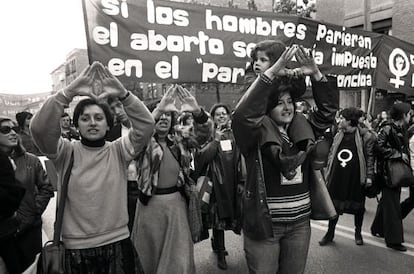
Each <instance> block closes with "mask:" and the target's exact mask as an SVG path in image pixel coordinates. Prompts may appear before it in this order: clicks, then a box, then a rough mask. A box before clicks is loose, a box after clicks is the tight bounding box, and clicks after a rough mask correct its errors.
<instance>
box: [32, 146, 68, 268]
mask: <svg viewBox="0 0 414 274" xmlns="http://www.w3.org/2000/svg"><path fill="white" fill-rule="evenodd" d="M72 167H73V151H72V154H71V156H70V162H69V167H68V169H67V170H66V172H65V175H64V177H63V182H62V192H61V195H60V199H59V204H58V208H57V212H56V220H55V225H54V234H53V241H48V242H46V243H45V245H44V246H43V249H42V252H41V253H40V258H39V263H38V269H37V271H38V272H37V273H39V274H64V273H65V246H64V244H63V242H62V241H61V240H60V236H61V232H62V222H63V213H64V209H65V203H66V197H67V195H68V182H69V177H70V172H71V171H72Z"/></svg>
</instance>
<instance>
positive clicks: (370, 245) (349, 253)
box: [43, 190, 414, 274]
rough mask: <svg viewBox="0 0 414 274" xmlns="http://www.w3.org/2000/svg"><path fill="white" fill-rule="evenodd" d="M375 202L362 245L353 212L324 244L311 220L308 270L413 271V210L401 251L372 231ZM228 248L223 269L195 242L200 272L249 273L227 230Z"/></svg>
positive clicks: (48, 218)
mask: <svg viewBox="0 0 414 274" xmlns="http://www.w3.org/2000/svg"><path fill="white" fill-rule="evenodd" d="M407 195H408V191H406V190H403V192H402V199H404V198H405V197H407ZM54 204H55V201H54V199H53V200H51V202H50V204H49V207H48V209H47V211H46V212H45V214H44V216H43V217H44V218H43V219H44V228H45V229H44V233H45V235H48V236H49V237H51V235H52V229H51V228H52V226H53V215H54V210H55V206H54ZM376 205H377V202H376V200H375V199H367V203H366V208H367V211H366V214H365V220H364V225H363V237H364V242H365V244H364V245H363V246H356V245H355V242H354V219H353V216H352V215H343V216H341V217H340V219H339V222H338V225H337V229H336V234H335V239H334V243H333V244H332V245H329V246H325V247H320V246H319V244H318V241H319V240H320V239H321V238H322V237H323V235H324V234H325V231H326V229H327V222H312V237H311V245H310V249H309V257H308V262H307V267H306V272H305V273H318V274H323V273H326V274H331V273H335V274H340V273H353V274H357V273H358V274H359V273H384V274H385V273H404V274H405V273H414V211H413V212H411V213H410V215H409V216H408V217H407V218H406V219H405V220H404V231H405V234H404V236H405V240H406V242H405V245H406V246H407V248H408V251H407V252H405V253H400V252H396V251H394V250H391V249H389V248H387V247H386V246H385V244H384V240H383V239H381V238H377V237H373V236H372V235H371V233H370V225H371V223H372V220H373V217H374V215H375V210H376ZM226 248H227V250H228V252H229V256H227V257H226V259H227V263H228V266H229V268H228V270H227V271H222V270H220V269H218V268H217V266H216V258H215V255H214V253H213V252H212V251H211V245H210V240H205V241H203V242H201V243H197V244H196V246H195V260H196V266H197V272H198V273H199V274H200V273H201V274H204V273H208V274H209V273H237V274H245V273H248V270H247V266H246V262H245V259H244V252H243V245H242V237H241V236H237V235H235V234H233V233H232V232H226Z"/></svg>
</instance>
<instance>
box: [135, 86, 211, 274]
mask: <svg viewBox="0 0 414 274" xmlns="http://www.w3.org/2000/svg"><path fill="white" fill-rule="evenodd" d="M178 100H179V101H180V102H181V106H182V108H181V110H183V109H184V110H185V111H188V112H190V113H192V114H193V116H194V120H195V122H196V123H197V122H199V123H202V122H205V120H207V116H206V114H205V113H204V111H203V110H202V109H201V108H200V107H199V105H198V103H197V101H196V100H195V98H194V97H193V96H192V95H191V94H190V93H189V92H188V91H186V90H184V88H182V87H181V86H176V85H174V86H171V87H170V88H169V89H168V90H167V92H166V93H165V94H164V96H163V97H162V99H161V101H160V103H159V104H158V106H157V107H156V108H155V109H154V110H153V112H152V114H153V116H154V119H155V121H156V125H155V134H154V137H153V138H152V139H151V141H150V143H149V144H148V145H147V149H146V150H145V152H144V153H143V154H142V155H141V156H140V157H139V158H138V160H137V166H138V167H139V169H138V188H139V190H140V195H139V202H138V204H137V210H136V216H135V221H134V227H133V230H132V231H133V232H132V240H133V243H134V245H135V247H136V248H137V250H138V253H139V254H140V255H141V260H142V265H143V268H144V271H145V273H188V274H191V273H195V264H194V247H193V239H192V236H194V235H192V230H191V225H192V224H191V223H190V221H189V218H188V212H187V207H188V201H187V196H186V194H185V188H186V187H192V186H191V185H192V184H193V182H192V181H191V180H190V178H189V173H190V163H191V154H190V152H189V148H188V147H186V145H185V142H184V141H185V138H186V136H185V135H182V134H179V132H177V127H175V123H176V121H175V119H176V118H175V117H176V115H177V113H178V112H177V107H176V106H175V103H178V102H177V101H178ZM193 187H194V186H193Z"/></svg>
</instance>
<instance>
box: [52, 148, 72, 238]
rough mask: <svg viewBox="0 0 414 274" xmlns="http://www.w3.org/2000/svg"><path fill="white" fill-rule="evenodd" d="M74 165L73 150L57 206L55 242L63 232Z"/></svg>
mask: <svg viewBox="0 0 414 274" xmlns="http://www.w3.org/2000/svg"><path fill="white" fill-rule="evenodd" d="M72 167H73V151H72V154H71V155H70V161H69V166H68V168H67V169H66V172H65V175H64V177H63V182H62V189H61V194H60V198H59V205H58V208H57V212H56V220H55V225H54V227H55V231H54V233H53V243H54V244H58V243H59V241H60V233H61V232H62V222H63V213H64V210H65V203H66V197H67V196H68V183H69V177H70V172H71V171H72Z"/></svg>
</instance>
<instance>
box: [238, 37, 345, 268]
mask: <svg viewBox="0 0 414 274" xmlns="http://www.w3.org/2000/svg"><path fill="white" fill-rule="evenodd" d="M294 56H295V57H296V60H297V61H298V63H299V64H300V67H299V68H296V69H293V70H292V69H289V68H288V67H287V64H288V63H289V61H290V60H291V59H292V58H293V57H294ZM251 57H252V59H253V69H254V71H255V72H256V73H257V74H258V76H257V78H256V80H254V82H253V83H252V84H251V85H250V87H249V88H248V90H247V91H246V93H245V94H244V95H243V97H242V98H241V100H240V102H239V103H238V105H237V106H236V109H235V111H234V114H233V120H232V128H233V132H234V136H235V139H236V143H237V145H238V146H239V148H240V149H241V152H242V154H243V155H244V156H245V159H246V167H247V179H246V184H245V189H244V195H243V223H242V229H243V236H244V250H245V255H246V259H247V265H248V268H249V271H250V273H289V274H292V273H303V272H304V269H305V265H306V259H307V255H308V248H309V241H310V217H311V215H315V214H316V212H314V211H313V209H314V204H315V203H317V202H319V201H317V200H312V197H311V193H312V185H315V184H314V183H313V182H312V181H313V180H315V177H314V171H315V169H316V168H318V167H316V161H313V160H315V158H318V159H319V158H320V157H321V155H317V154H318V153H316V152H318V151H319V150H318V149H315V147H316V146H317V145H316V140H317V138H318V137H319V136H321V135H323V133H324V132H325V130H326V129H327V128H329V127H330V126H331V125H332V123H333V120H334V116H335V112H336V111H337V109H338V105H339V100H338V90H337V88H336V81H335V79H328V78H327V77H325V76H324V75H323V74H322V73H321V72H320V70H319V69H318V67H317V65H316V64H315V61H314V59H313V58H312V56H310V55H309V54H307V53H306V51H305V50H304V49H303V48H302V47H301V46H300V47H297V46H292V47H287V48H286V46H285V44H283V43H282V42H280V41H262V42H260V43H258V44H257V45H256V47H255V48H254V49H253V51H252V54H251ZM304 75H309V76H311V78H312V91H313V97H314V99H315V103H316V105H317V107H318V110H317V111H316V112H314V113H312V114H311V115H310V116H309V119H306V118H305V117H304V116H303V115H302V114H300V113H296V112H295V104H294V101H295V99H298V98H299V97H300V96H301V95H302V94H303V93H304V92H305V90H306V84H305V80H304V78H303V77H302V76H304ZM319 168H320V167H319ZM322 186H323V187H324V184H322ZM324 193H325V194H326V195H325V197H326V199H328V200H327V201H330V200H329V199H330V198H329V194H328V192H327V191H326V187H325V192H324ZM330 202H331V201H330ZM330 204H331V207H332V202H331V203H330ZM324 206H325V205H324ZM324 209H326V214H324V216H317V217H319V218H327V219H328V218H330V217H334V216H335V211H334V210H333V212H329V211H328V208H327V207H326V208H325V207H324Z"/></svg>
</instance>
